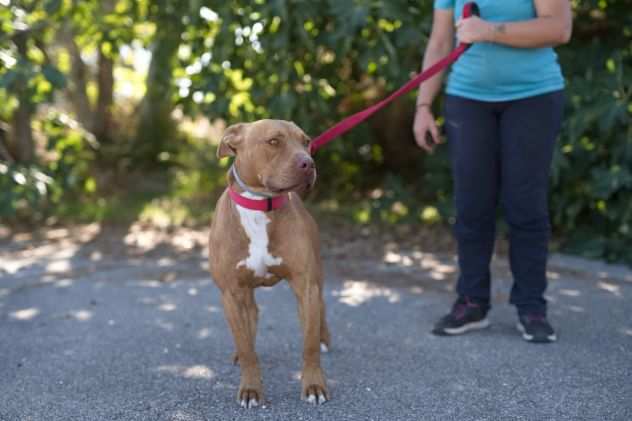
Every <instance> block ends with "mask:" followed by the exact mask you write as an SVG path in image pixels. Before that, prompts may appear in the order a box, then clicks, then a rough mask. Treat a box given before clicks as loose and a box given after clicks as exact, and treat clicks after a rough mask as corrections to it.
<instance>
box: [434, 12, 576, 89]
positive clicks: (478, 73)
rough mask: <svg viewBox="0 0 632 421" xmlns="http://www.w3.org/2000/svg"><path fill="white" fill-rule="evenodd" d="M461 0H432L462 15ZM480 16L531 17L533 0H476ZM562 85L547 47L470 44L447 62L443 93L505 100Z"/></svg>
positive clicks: (492, 18) (494, 19)
mask: <svg viewBox="0 0 632 421" xmlns="http://www.w3.org/2000/svg"><path fill="white" fill-rule="evenodd" d="M465 3H466V0H435V3H434V7H435V9H454V21H455V22H456V21H457V20H458V19H460V18H461V12H462V11H463V5H464V4H465ZM476 3H477V4H478V5H479V8H480V14H481V18H482V19H484V20H486V21H490V22H512V21H520V20H528V19H533V18H535V17H536V11H535V6H534V4H533V0H478V1H477V2H476ZM562 88H564V77H563V76H562V71H561V69H560V65H559V63H558V61H557V54H556V53H555V51H553V49H552V48H513V47H508V46H505V45H500V44H495V43H489V42H482V43H475V44H473V45H472V47H470V49H469V50H467V51H466V52H465V54H463V55H462V56H461V58H459V60H458V61H457V62H456V63H454V64H453V65H452V69H451V71H450V75H449V76H448V84H447V88H446V92H447V93H448V94H450V95H457V96H461V97H464V98H469V99H476V100H480V101H508V100H513V99H520V98H527V97H530V96H534V95H539V94H544V93H547V92H553V91H558V90H560V89H562Z"/></svg>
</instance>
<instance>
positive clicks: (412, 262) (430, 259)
mask: <svg viewBox="0 0 632 421" xmlns="http://www.w3.org/2000/svg"><path fill="white" fill-rule="evenodd" d="M383 262H384V263H385V264H386V265H397V266H400V267H402V268H405V269H409V270H417V269H419V268H421V269H422V270H424V271H426V272H427V274H428V276H429V277H430V278H431V279H434V280H437V281H442V280H445V279H447V278H448V277H449V276H450V275H452V274H454V273H455V272H456V267H455V265H454V263H446V262H445V261H442V260H441V259H440V258H439V257H438V256H437V255H436V254H433V253H423V252H421V251H413V252H400V251H394V250H388V251H386V253H385V254H384V257H383Z"/></svg>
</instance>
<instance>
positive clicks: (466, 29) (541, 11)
mask: <svg viewBox="0 0 632 421" xmlns="http://www.w3.org/2000/svg"><path fill="white" fill-rule="evenodd" d="M533 2H534V4H535V10H536V15H537V17H536V18H535V19H530V20H524V21H518V22H488V21H485V20H483V19H480V18H478V17H476V16H473V17H472V18H469V19H460V20H459V21H458V22H457V25H456V26H457V38H458V39H459V41H462V42H466V43H475V42H495V43H498V44H503V45H508V46H510V47H517V48H540V47H554V46H556V45H560V44H566V43H567V42H568V41H569V40H570V38H571V32H572V28H573V14H572V10H571V4H570V1H569V0H534V1H533Z"/></svg>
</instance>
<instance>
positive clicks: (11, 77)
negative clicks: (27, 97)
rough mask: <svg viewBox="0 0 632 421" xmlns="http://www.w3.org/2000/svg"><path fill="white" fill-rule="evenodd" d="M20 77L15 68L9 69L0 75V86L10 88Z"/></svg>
mask: <svg viewBox="0 0 632 421" xmlns="http://www.w3.org/2000/svg"><path fill="white" fill-rule="evenodd" d="M17 77H18V72H16V71H15V70H9V71H8V72H6V73H5V74H3V75H0V88H6V89H10V88H11V85H12V84H13V82H15V80H16V79H17Z"/></svg>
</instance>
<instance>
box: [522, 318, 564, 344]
mask: <svg viewBox="0 0 632 421" xmlns="http://www.w3.org/2000/svg"><path fill="white" fill-rule="evenodd" d="M516 328H517V329H518V332H520V333H522V339H524V340H525V341H527V342H535V343H541V344H546V343H549V342H555V341H557V336H556V335H555V333H554V334H552V335H548V336H547V337H546V338H536V337H535V336H533V335H530V334H528V333H527V330H526V329H525V328H524V326H523V325H522V323H520V322H518V323H517V324H516Z"/></svg>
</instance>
